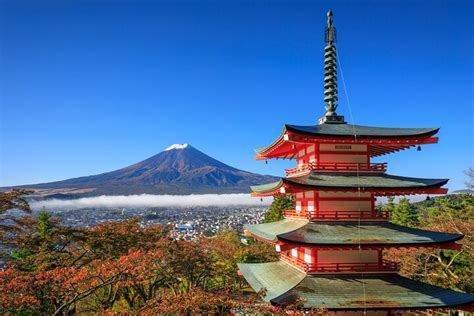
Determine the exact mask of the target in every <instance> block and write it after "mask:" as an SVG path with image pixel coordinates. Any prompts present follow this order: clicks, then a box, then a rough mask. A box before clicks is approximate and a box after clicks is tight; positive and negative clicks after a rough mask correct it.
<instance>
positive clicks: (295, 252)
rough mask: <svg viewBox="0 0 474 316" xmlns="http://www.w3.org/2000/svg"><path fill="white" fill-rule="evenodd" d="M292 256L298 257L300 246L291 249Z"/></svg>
mask: <svg viewBox="0 0 474 316" xmlns="http://www.w3.org/2000/svg"><path fill="white" fill-rule="evenodd" d="M291 256H292V257H294V258H298V248H293V249H291Z"/></svg>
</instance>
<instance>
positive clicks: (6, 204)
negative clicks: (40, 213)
mask: <svg viewBox="0 0 474 316" xmlns="http://www.w3.org/2000/svg"><path fill="white" fill-rule="evenodd" d="M32 192H33V191H32V190H17V189H14V190H12V191H8V192H0V214H3V213H5V212H7V211H8V210H12V209H19V210H22V211H24V212H27V213H31V208H30V205H29V204H28V202H27V201H26V199H25V198H24V196H25V195H27V194H30V193H32Z"/></svg>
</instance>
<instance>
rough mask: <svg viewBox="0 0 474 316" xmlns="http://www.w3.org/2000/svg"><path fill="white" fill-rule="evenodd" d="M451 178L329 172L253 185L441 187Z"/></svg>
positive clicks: (262, 188)
mask: <svg viewBox="0 0 474 316" xmlns="http://www.w3.org/2000/svg"><path fill="white" fill-rule="evenodd" d="M448 180H449V179H425V178H411V177H401V176H394V175H389V174H359V175H357V174H343V173H338V174H334V173H332V174H327V173H316V172H313V173H310V174H307V175H304V176H300V177H292V178H282V179H281V180H280V181H277V182H272V183H268V184H262V185H256V186H252V187H251V189H252V191H253V192H257V193H264V192H271V191H274V190H277V189H278V188H279V187H281V186H282V185H283V184H284V183H288V184H290V185H291V184H294V185H300V186H307V187H313V188H358V187H360V188H361V189H367V190H370V189H405V188H430V187H440V186H443V185H444V184H446V183H447V182H448Z"/></svg>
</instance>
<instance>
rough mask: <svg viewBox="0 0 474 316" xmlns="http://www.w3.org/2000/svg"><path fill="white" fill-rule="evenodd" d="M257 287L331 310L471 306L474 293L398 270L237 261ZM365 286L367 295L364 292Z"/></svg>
mask: <svg viewBox="0 0 474 316" xmlns="http://www.w3.org/2000/svg"><path fill="white" fill-rule="evenodd" d="M238 267H239V270H240V272H241V273H242V275H243V276H244V277H245V279H246V280H247V281H248V283H249V284H250V286H251V287H252V288H253V289H254V290H255V291H256V292H259V291H261V290H266V292H265V295H264V299H265V300H266V301H268V302H271V303H272V304H274V305H288V304H294V303H298V302H301V303H302V304H303V306H302V307H303V308H326V309H328V310H364V309H370V310H387V309H396V310H399V309H431V308H448V307H455V306H462V307H464V308H466V307H472V304H473V302H474V296H473V295H470V294H467V293H460V292H455V291H452V290H448V289H444V288H440V287H437V286H432V285H428V284H425V283H422V282H418V281H415V280H410V279H407V278H404V277H401V276H399V275H396V274H391V275H365V276H363V277H362V276H361V275H360V274H353V275H327V276H321V275H306V274H305V273H303V272H301V271H298V270H296V269H295V268H294V267H292V266H290V265H289V264H286V263H283V262H281V261H277V262H267V263H254V264H238ZM362 288H364V292H365V295H362V294H361V291H362Z"/></svg>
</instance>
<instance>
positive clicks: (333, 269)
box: [280, 252, 400, 273]
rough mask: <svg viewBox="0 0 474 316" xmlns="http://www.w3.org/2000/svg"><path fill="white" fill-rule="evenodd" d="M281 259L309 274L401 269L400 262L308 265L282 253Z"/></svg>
mask: <svg viewBox="0 0 474 316" xmlns="http://www.w3.org/2000/svg"><path fill="white" fill-rule="evenodd" d="M280 259H281V260H282V261H284V262H287V263H289V264H291V265H293V266H296V267H297V268H299V269H301V270H303V271H305V272H307V273H323V272H328V273H341V272H342V273H343V272H378V271H381V272H392V271H393V272H395V271H398V270H399V269H400V265H399V263H398V262H394V261H389V260H385V259H384V260H383V261H382V262H381V263H379V262H345V263H308V262H306V261H304V260H301V259H299V258H295V257H292V256H290V255H287V254H285V253H282V252H281V253H280Z"/></svg>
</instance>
